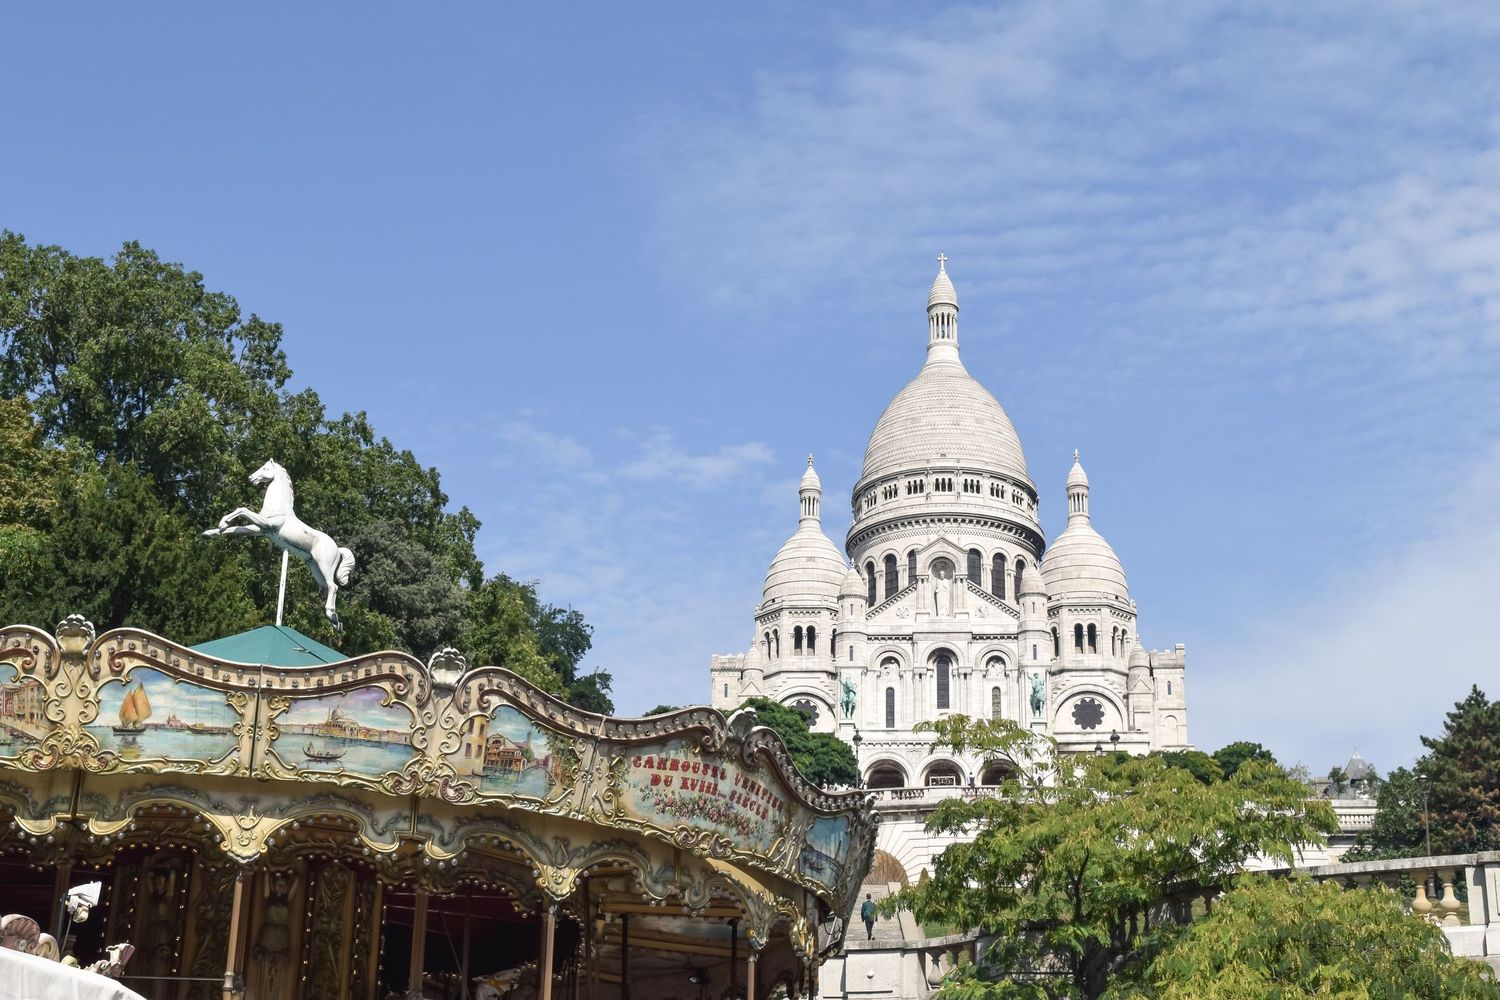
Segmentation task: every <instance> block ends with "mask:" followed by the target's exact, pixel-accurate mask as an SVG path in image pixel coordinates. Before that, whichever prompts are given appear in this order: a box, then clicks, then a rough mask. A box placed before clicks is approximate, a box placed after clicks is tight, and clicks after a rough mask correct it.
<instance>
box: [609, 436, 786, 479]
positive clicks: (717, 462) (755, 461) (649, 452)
mask: <svg viewBox="0 0 1500 1000" xmlns="http://www.w3.org/2000/svg"><path fill="white" fill-rule="evenodd" d="M774 457H775V456H774V454H773V453H772V451H771V448H770V446H769V445H766V444H763V443H761V442H759V441H748V442H746V443H744V444H725V445H720V446H719V448H718V449H717V450H715V451H712V452H709V453H707V454H693V453H691V452H689V451H687V450H686V449H684V448H683V447H682V446H681V445H680V444H678V443H677V440H676V438H674V437H673V436H672V435H671V434H669V433H667V432H665V431H658V432H656V433H655V434H652V435H651V436H650V437H649V438H647V439H646V441H645V442H644V443H643V444H642V446H641V448H640V451H639V452H638V453H637V454H636V456H635V457H634V458H632V459H631V460H630V461H628V462H626V463H625V464H624V465H622V466H620V470H619V471H620V475H622V476H624V477H625V478H627V479H634V480H640V481H648V480H669V481H672V482H678V483H682V484H684V485H686V486H691V487H694V488H697V489H715V488H718V487H722V486H726V485H729V484H732V483H734V482H735V481H736V480H738V479H740V478H741V477H743V476H744V475H745V474H746V473H748V472H751V471H752V470H756V469H758V468H760V467H762V466H766V465H769V464H770V463H771V461H772V459H773V458H774Z"/></svg>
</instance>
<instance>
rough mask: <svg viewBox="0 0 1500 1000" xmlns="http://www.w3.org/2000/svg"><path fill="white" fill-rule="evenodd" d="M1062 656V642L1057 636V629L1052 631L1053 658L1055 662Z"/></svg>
mask: <svg viewBox="0 0 1500 1000" xmlns="http://www.w3.org/2000/svg"><path fill="white" fill-rule="evenodd" d="M1060 656H1062V640H1061V639H1059V638H1058V636H1057V629H1053V630H1052V658H1053V659H1054V660H1055V659H1057V658H1059V657H1060Z"/></svg>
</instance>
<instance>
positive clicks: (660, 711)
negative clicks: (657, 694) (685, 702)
mask: <svg viewBox="0 0 1500 1000" xmlns="http://www.w3.org/2000/svg"><path fill="white" fill-rule="evenodd" d="M681 707H682V706H681V705H657V706H656V707H655V708H653V709H650V710H648V711H647V712H646V714H647V715H666V714H667V713H668V712H675V711H677V710H678V709H679V708H681Z"/></svg>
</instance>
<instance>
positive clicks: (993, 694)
mask: <svg viewBox="0 0 1500 1000" xmlns="http://www.w3.org/2000/svg"><path fill="white" fill-rule="evenodd" d="M1000 714H1001V713H1000V689H999V688H998V687H992V688H990V718H992V719H998V718H1000Z"/></svg>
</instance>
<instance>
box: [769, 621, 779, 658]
mask: <svg viewBox="0 0 1500 1000" xmlns="http://www.w3.org/2000/svg"><path fill="white" fill-rule="evenodd" d="M771 641H772V642H773V643H775V644H776V658H777V659H778V660H779V659H781V629H779V628H778V629H772V630H771Z"/></svg>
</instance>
